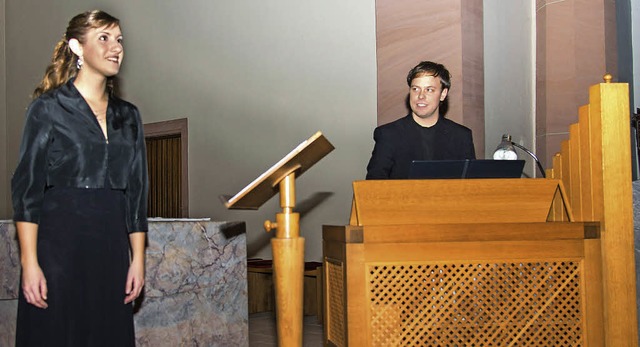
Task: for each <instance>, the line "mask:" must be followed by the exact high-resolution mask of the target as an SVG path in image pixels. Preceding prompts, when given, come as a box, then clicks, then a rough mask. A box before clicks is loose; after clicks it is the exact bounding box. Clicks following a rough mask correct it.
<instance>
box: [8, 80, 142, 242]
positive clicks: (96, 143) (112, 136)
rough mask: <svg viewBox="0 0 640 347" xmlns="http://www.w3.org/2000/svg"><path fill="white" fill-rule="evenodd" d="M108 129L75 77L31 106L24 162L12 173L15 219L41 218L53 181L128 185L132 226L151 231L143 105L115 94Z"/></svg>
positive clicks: (83, 185)
mask: <svg viewBox="0 0 640 347" xmlns="http://www.w3.org/2000/svg"><path fill="white" fill-rule="evenodd" d="M107 133H108V135H109V136H108V138H109V140H108V141H107V139H105V137H104V134H103V133H102V129H101V128H100V125H99V124H98V121H97V119H96V117H95V116H94V115H93V112H92V111H91V108H90V107H89V105H88V104H87V103H86V101H85V100H84V98H83V97H82V95H80V92H79V91H78V90H77V89H76V87H75V86H74V84H73V79H71V80H70V81H68V82H67V83H66V84H64V85H62V86H61V87H59V88H57V89H54V90H52V91H49V92H47V93H45V94H43V95H41V96H40V97H38V98H37V99H36V100H34V101H33V102H32V103H31V105H29V108H28V109H27V117H26V123H25V127H24V133H23V136H22V143H21V145H20V155H19V159H18V166H17V168H16V171H15V172H14V174H13V177H12V179H11V193H12V198H13V211H14V215H13V219H14V220H15V221H26V222H32V223H36V224H38V222H39V220H40V215H41V208H42V202H43V198H44V192H45V190H46V188H47V187H53V186H62V187H75V188H104V186H105V180H108V183H109V186H110V187H111V189H119V190H123V191H124V192H125V195H126V200H127V206H126V211H127V221H126V222H127V228H128V231H129V232H138V231H147V229H148V227H147V189H148V182H147V161H146V152H145V142H144V133H143V127H142V121H141V119H140V114H139V112H138V109H137V108H136V107H135V106H134V105H132V104H131V103H128V102H126V101H124V100H121V99H119V98H116V97H110V98H109V105H108V108H107Z"/></svg>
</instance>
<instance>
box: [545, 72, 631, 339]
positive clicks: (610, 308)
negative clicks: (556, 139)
mask: <svg viewBox="0 0 640 347" xmlns="http://www.w3.org/2000/svg"><path fill="white" fill-rule="evenodd" d="M630 121H631V118H630V112H629V90H628V85H627V84H626V83H611V75H605V83H600V84H597V85H594V86H592V87H591V88H590V89H589V104H588V105H584V106H582V107H580V109H579V120H578V123H576V124H572V125H571V126H570V127H569V139H568V140H566V141H564V142H562V144H561V151H560V153H558V154H556V155H555V156H554V158H553V168H551V169H548V170H547V177H549V178H557V179H560V180H561V181H562V182H563V186H564V189H565V192H564V193H565V194H566V200H567V201H568V203H569V205H570V211H571V213H572V215H573V220H575V221H597V222H600V227H601V233H602V234H601V235H602V236H601V253H602V272H603V273H602V279H603V284H602V285H603V293H604V297H603V300H604V303H603V305H604V310H603V312H604V317H603V320H604V328H605V329H604V331H605V342H606V345H607V346H637V345H638V331H637V316H636V311H637V309H636V286H635V281H636V275H635V274H636V273H635V259H634V239H633V237H634V233H633V202H632V185H631V177H632V176H631V144H630ZM560 199H561V197H560V194H558V196H556V199H555V202H554V208H552V212H551V214H550V216H549V220H551V221H566V220H567V219H568V216H567V214H566V213H564V212H563V208H564V207H563V204H562V203H560V202H561V201H560Z"/></svg>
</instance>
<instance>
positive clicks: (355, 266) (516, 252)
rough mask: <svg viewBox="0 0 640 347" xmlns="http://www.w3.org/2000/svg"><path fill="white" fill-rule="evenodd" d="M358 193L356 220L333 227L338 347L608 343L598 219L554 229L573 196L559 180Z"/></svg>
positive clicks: (333, 321) (330, 265)
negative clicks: (561, 205) (554, 212)
mask: <svg viewBox="0 0 640 347" xmlns="http://www.w3.org/2000/svg"><path fill="white" fill-rule="evenodd" d="M353 190H354V205H353V210H352V216H351V224H350V225H349V226H325V227H324V228H323V253H324V265H325V269H326V270H325V271H326V272H325V274H326V283H327V286H326V290H325V295H326V298H327V299H326V302H327V305H326V306H327V307H326V315H325V317H326V320H325V322H326V323H325V344H326V345H327V346H510V345H511V346H534V345H535V346H573V345H575V343H577V342H584V341H589V342H592V341H597V340H598V339H601V338H602V333H601V331H602V320H601V319H599V318H598V317H600V316H601V313H602V311H601V307H600V306H599V305H592V303H593V302H601V291H600V290H599V288H600V285H599V283H600V276H599V273H600V256H599V229H598V224H597V223H571V222H558V223H549V222H547V218H548V216H549V214H550V211H551V205H552V202H553V201H554V198H555V197H556V196H557V197H558V198H559V199H560V201H563V200H564V199H563V195H564V194H563V193H564V189H563V185H562V183H561V181H560V180H551V179H469V180H392V181H356V182H354V183H353ZM564 201H566V200H564ZM569 211H570V209H568V208H566V205H565V215H566V218H567V219H569V218H571V215H570V214H568V212H569ZM578 345H579V344H578ZM584 345H586V344H584ZM584 345H583V346H584ZM595 345H598V344H597V343H595Z"/></svg>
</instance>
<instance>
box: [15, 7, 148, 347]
mask: <svg viewBox="0 0 640 347" xmlns="http://www.w3.org/2000/svg"><path fill="white" fill-rule="evenodd" d="M123 53H124V51H123V46H122V34H121V32H120V25H119V21H118V19H116V18H114V17H112V16H110V15H109V14H107V13H105V12H102V11H90V12H85V13H82V14H79V15H77V16H75V17H74V18H73V19H71V21H70V22H69V26H68V28H67V31H66V33H65V35H64V37H63V38H62V40H60V42H58V44H57V45H56V48H55V50H54V54H53V58H52V62H51V65H49V67H48V68H47V70H46V73H45V76H44V79H43V80H42V82H41V83H40V85H39V86H38V87H37V88H36V90H35V92H34V98H35V100H34V101H33V102H32V103H31V105H30V106H29V108H28V109H27V117H26V123H25V128H24V134H23V138H22V143H21V147H20V155H19V161H18V166H17V168H16V171H15V173H14V175H13V178H12V181H11V188H12V197H13V208H14V221H15V222H16V228H17V232H18V238H19V242H20V251H21V264H22V283H21V288H22V291H21V293H20V297H19V301H18V319H17V327H16V330H17V331H16V346H18V347H22V346H65V347H68V346H83V347H86V346H134V345H135V341H134V333H133V312H132V304H131V303H132V302H133V300H134V299H136V298H137V297H138V295H140V292H141V290H142V287H143V285H144V246H145V236H146V234H145V232H146V231H147V220H146V217H147V216H146V213H147V206H146V200H147V196H146V194H147V172H146V154H145V147H144V135H143V128H142V123H141V120H140V115H139V113H138V110H137V108H136V107H135V106H134V105H132V104H130V103H128V102H126V101H124V100H121V99H119V98H117V97H115V96H114V95H113V93H112V89H113V78H114V76H115V75H116V74H117V73H118V71H119V70H120V64H121V63H122V58H123Z"/></svg>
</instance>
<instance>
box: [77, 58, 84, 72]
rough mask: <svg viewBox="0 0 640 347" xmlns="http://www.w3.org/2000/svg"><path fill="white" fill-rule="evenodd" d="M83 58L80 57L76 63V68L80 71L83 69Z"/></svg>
mask: <svg viewBox="0 0 640 347" xmlns="http://www.w3.org/2000/svg"><path fill="white" fill-rule="evenodd" d="M82 63H83V61H82V58H81V57H78V60H77V61H76V68H78V70H80V69H82Z"/></svg>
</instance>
